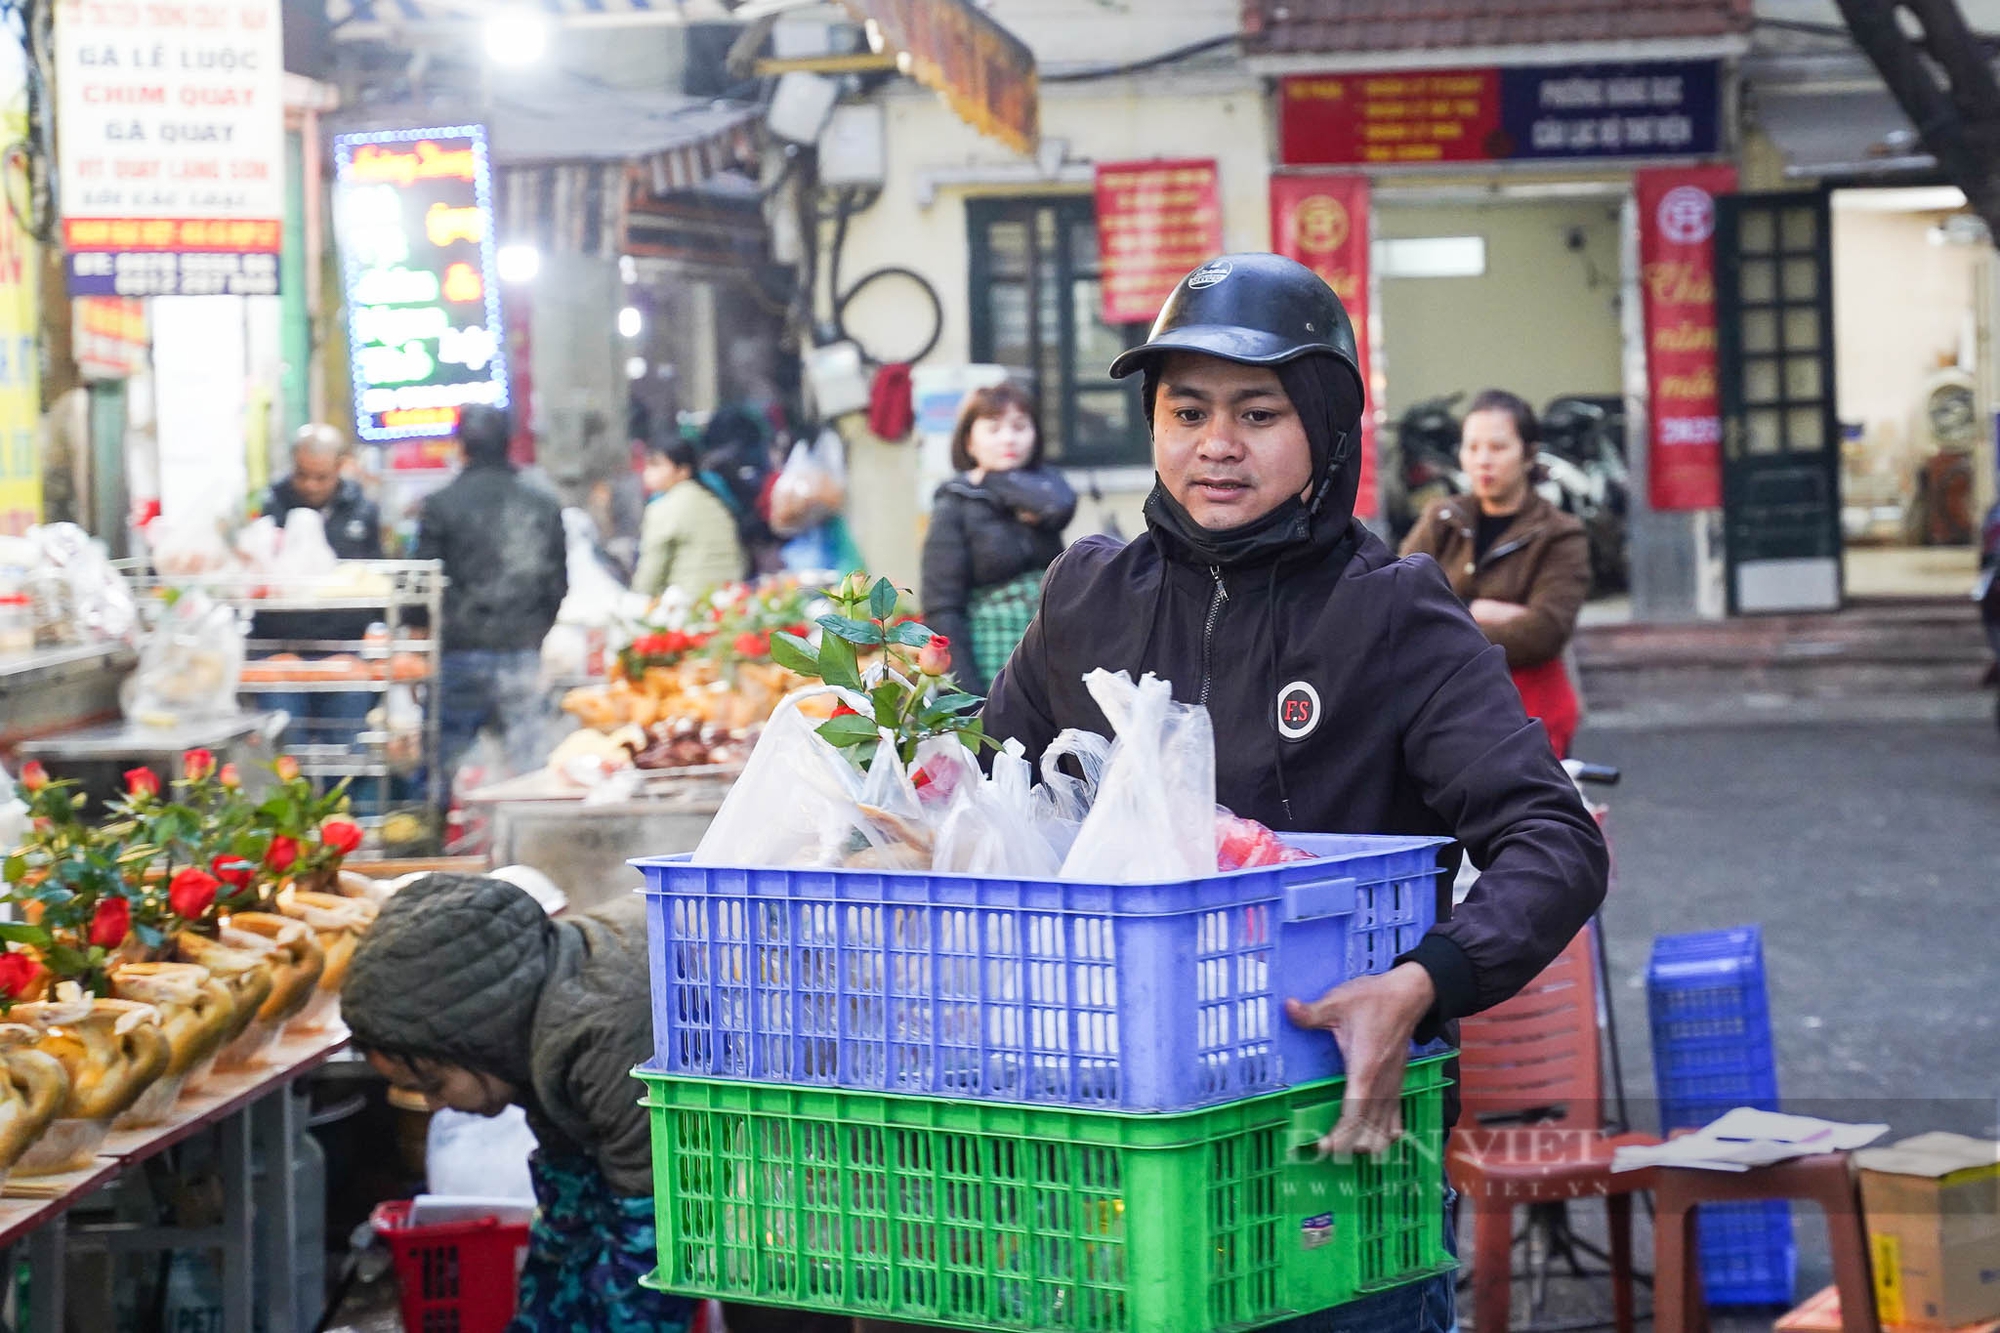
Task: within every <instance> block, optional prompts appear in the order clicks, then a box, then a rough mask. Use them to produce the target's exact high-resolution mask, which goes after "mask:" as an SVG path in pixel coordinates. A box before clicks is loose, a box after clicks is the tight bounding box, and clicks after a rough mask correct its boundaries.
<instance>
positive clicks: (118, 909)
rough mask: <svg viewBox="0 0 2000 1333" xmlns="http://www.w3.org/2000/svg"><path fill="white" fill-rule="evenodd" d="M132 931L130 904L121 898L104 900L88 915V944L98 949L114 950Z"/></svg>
mask: <svg viewBox="0 0 2000 1333" xmlns="http://www.w3.org/2000/svg"><path fill="white" fill-rule="evenodd" d="M131 930H132V904H131V903H129V902H127V901H126V900H125V899H123V898H104V899H100V900H99V901H98V904H97V910H96V911H94V912H92V913H91V914H90V942H91V943H92V944H95V945H96V946H98V947H99V948H100V949H115V948H117V947H118V946H119V945H120V944H122V943H124V942H125V936H126V935H128V934H129V933H131Z"/></svg>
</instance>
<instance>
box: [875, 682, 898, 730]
mask: <svg viewBox="0 0 2000 1333" xmlns="http://www.w3.org/2000/svg"><path fill="white" fill-rule="evenodd" d="M902 693H903V691H902V689H901V688H900V687H898V686H895V685H887V686H882V685H878V686H876V687H875V725H876V726H878V727H888V728H889V729H890V730H892V731H893V730H895V727H896V720H897V718H898V717H900V716H901V713H902V707H903V705H902V700H901V699H899V698H898V697H897V696H898V695H900V694H902Z"/></svg>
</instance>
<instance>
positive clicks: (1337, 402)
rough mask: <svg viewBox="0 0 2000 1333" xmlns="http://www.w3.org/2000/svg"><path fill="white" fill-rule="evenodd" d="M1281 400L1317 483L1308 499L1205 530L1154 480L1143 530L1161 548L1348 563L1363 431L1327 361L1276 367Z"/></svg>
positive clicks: (1175, 553)
mask: <svg viewBox="0 0 2000 1333" xmlns="http://www.w3.org/2000/svg"><path fill="white" fill-rule="evenodd" d="M1273 369H1274V370H1275V371H1276V372H1277V375H1278V379H1279V381H1280V382H1281V383H1282V384H1283V385H1284V386H1285V395H1286V396H1287V397H1288V398H1290V399H1291V400H1292V406H1293V408H1294V409H1295V410H1296V411H1297V412H1298V414H1299V419H1300V420H1301V421H1302V422H1303V423H1304V425H1305V429H1306V442H1307V444H1308V445H1309V446H1310V447H1311V449H1312V460H1313V475H1314V477H1316V478H1317V484H1316V485H1315V486H1314V488H1313V493H1312V497H1311V499H1309V500H1300V499H1297V498H1296V497H1294V498H1292V499H1288V500H1286V501H1285V502H1284V503H1283V504H1281V505H1279V506H1278V507H1277V508H1276V509H1274V510H1272V511H1271V512H1270V513H1268V514H1266V515H1264V516H1263V517H1262V518H1258V519H1254V520H1252V521H1251V522H1249V523H1246V524H1244V525H1243V526H1241V527H1238V528H1230V529H1226V530H1222V531H1217V530H1214V529H1210V528H1204V527H1202V526H1201V525H1200V524H1198V523H1196V522H1195V521H1194V518H1193V517H1192V516H1191V515H1190V514H1189V513H1188V512H1187V510H1186V509H1184V508H1183V507H1182V506H1181V504H1180V502H1179V501H1177V500H1175V499H1174V497H1173V496H1172V495H1171V494H1169V493H1168V491H1167V488H1166V485H1165V483H1164V482H1162V481H1160V479H1159V478H1158V477H1157V476H1155V477H1154V480H1153V493H1152V494H1151V495H1150V496H1148V497H1147V499H1146V509H1145V513H1146V526H1147V527H1148V528H1149V529H1151V531H1152V533H1153V537H1154V539H1155V540H1156V541H1158V542H1159V543H1160V545H1161V549H1162V550H1163V551H1165V553H1166V554H1167V555H1168V556H1169V557H1170V558H1172V559H1175V560H1179V561H1181V562H1182V563H1185V564H1200V565H1215V566H1219V567H1221V568H1225V569H1227V568H1235V567H1238V566H1245V565H1264V564H1272V563H1277V562H1282V561H1289V560H1301V559H1312V560H1320V559H1338V560H1339V561H1340V562H1341V563H1343V564H1344V563H1346V561H1347V559H1348V558H1349V557H1350V556H1352V555H1353V553H1354V549H1355V547H1356V545H1357V544H1358V542H1359V537H1358V536H1357V535H1356V533H1355V532H1354V530H1353V529H1354V527H1355V524H1354V522H1353V519H1354V500H1355V497H1356V496H1357V495H1359V494H1360V491H1361V439H1360V427H1359V425H1358V423H1357V422H1356V421H1355V419H1354V417H1353V416H1351V415H1350V405H1349V402H1348V400H1347V397H1346V395H1345V392H1344V385H1343V383H1342V382H1341V380H1340V377H1339V374H1338V371H1337V368H1336V367H1335V366H1334V365H1333V363H1331V362H1329V361H1328V360H1327V359H1326V358H1324V357H1309V358H1306V359H1303V360H1298V361H1289V362H1286V363H1284V364H1282V365H1279V366H1275V367H1273ZM1156 388H1157V382H1156V378H1155V376H1154V375H1153V373H1152V372H1151V371H1150V370H1149V371H1148V372H1147V376H1146V385H1145V394H1146V417H1147V420H1148V421H1151V419H1152V415H1153V393H1154V390H1155V389H1156Z"/></svg>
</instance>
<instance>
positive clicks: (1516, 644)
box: [1403, 490, 1590, 667]
mask: <svg viewBox="0 0 2000 1333" xmlns="http://www.w3.org/2000/svg"><path fill="white" fill-rule="evenodd" d="M1478 524H1479V501H1477V500H1475V499H1473V498H1472V497H1471V496H1468V495H1455V496H1450V497H1448V498H1446V499H1443V500H1439V501H1437V502H1436V503H1435V504H1433V505H1431V507H1430V508H1428V509H1426V510H1425V511H1424V516H1423V517H1422V518H1420V519H1418V520H1417V525H1416V526H1415V527H1414V528H1411V529H1410V535H1409V536H1407V537H1405V538H1403V554H1404V555H1419V554H1421V555H1427V556H1429V557H1430V558H1431V559H1433V560H1435V561H1437V562H1438V567H1439V568H1441V569H1442V570H1444V576H1445V579H1446V581H1447V582H1449V583H1450V584H1451V590H1452V591H1453V592H1454V593H1456V594H1458V599H1459V600H1460V601H1462V602H1467V603H1469V602H1471V601H1472V600H1473V598H1475V597H1491V598H1493V599H1494V600H1495V601H1500V602H1513V603H1515V604H1516V605H1519V606H1525V607H1527V608H1528V614H1527V615H1525V616H1522V617H1520V618H1519V619H1517V620H1510V621H1508V622H1507V623H1506V624H1505V625H1499V626H1496V627H1494V628H1491V629H1488V630H1487V631H1486V637H1487V638H1489V639H1491V640H1492V641H1493V642H1495V643H1497V644H1499V645H1500V646H1501V647H1502V648H1504V649H1506V650H1507V665H1508V666H1510V667H1531V666H1539V665H1540V664H1541V663H1543V662H1546V661H1548V660H1549V659H1550V658H1552V657H1558V656H1561V654H1562V650H1563V647H1564V645H1566V644H1567V643H1568V642H1569V637H1570V635H1571V634H1573V633H1575V632H1576V615H1577V612H1578V611H1580V610H1582V609H1583V602H1584V599H1585V598H1586V597H1588V596H1590V538H1589V537H1588V536H1586V535H1585V534H1584V530H1583V523H1582V521H1581V520H1579V519H1578V518H1577V517H1576V516H1575V515H1573V514H1565V513H1564V512H1563V511H1562V510H1560V509H1558V508H1556V507H1555V506H1554V505H1552V504H1550V503H1549V502H1548V500H1547V499H1546V498H1545V497H1543V496H1541V495H1539V494H1537V493H1536V492H1534V491H1532V490H1531V491H1529V492H1528V502H1527V503H1526V504H1524V505H1522V506H1521V509H1520V511H1519V512H1518V513H1516V514H1515V515H1514V518H1513V521H1512V522H1510V523H1509V524H1508V525H1507V526H1506V527H1505V528H1504V529H1502V530H1501V533H1500V535H1499V536H1498V537H1497V538H1495V539H1494V542H1493V545H1492V546H1491V547H1489V548H1488V549H1487V552H1486V555H1485V556H1484V557H1483V558H1481V559H1480V560H1478V561H1477V562H1475V561H1474V560H1473V551H1474V550H1475V549H1476V546H1477V542H1476V537H1477V529H1478Z"/></svg>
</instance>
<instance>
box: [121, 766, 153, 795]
mask: <svg viewBox="0 0 2000 1333" xmlns="http://www.w3.org/2000/svg"><path fill="white" fill-rule="evenodd" d="M125 794H126V795H127V796H130V797H131V798H132V799H133V800H135V801H145V800H151V799H152V798H153V797H155V796H158V795H159V794H160V777H159V774H157V773H155V772H153V770H152V769H150V768H128V769H126V770H125Z"/></svg>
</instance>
